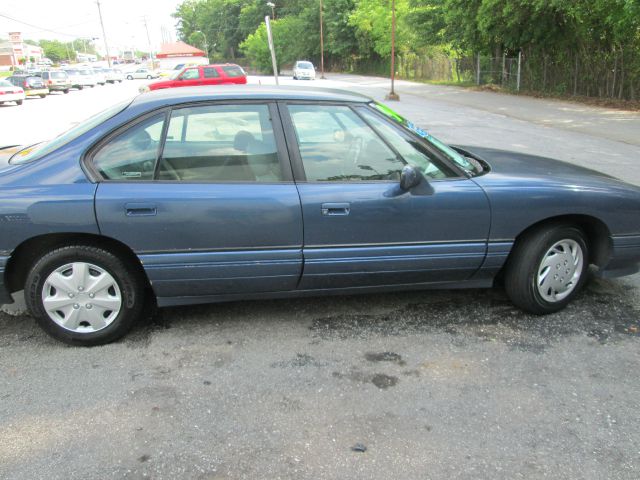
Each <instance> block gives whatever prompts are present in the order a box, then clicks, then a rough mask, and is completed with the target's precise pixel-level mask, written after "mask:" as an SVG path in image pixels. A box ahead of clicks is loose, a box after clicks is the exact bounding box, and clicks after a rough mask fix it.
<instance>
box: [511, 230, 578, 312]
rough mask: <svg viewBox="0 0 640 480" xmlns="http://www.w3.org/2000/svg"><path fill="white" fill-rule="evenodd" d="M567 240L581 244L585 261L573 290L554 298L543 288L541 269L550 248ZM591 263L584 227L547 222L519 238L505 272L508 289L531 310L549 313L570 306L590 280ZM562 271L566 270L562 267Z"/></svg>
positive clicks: (520, 305)
mask: <svg viewBox="0 0 640 480" xmlns="http://www.w3.org/2000/svg"><path fill="white" fill-rule="evenodd" d="M563 240H571V241H573V242H575V243H576V244H577V245H578V246H579V247H580V249H581V250H582V265H581V266H580V267H579V268H576V273H578V272H579V276H578V277H577V279H576V281H575V282H572V283H573V284H574V285H575V286H573V287H572V288H573V289H572V290H571V291H570V293H569V294H568V295H567V296H566V297H564V298H562V299H558V300H557V301H552V302H550V301H548V300H546V299H545V298H543V296H542V294H541V293H540V291H539V288H538V285H537V277H538V272H539V270H540V269H541V267H542V262H543V261H544V260H545V259H546V258H549V257H547V256H546V255H547V253H548V252H549V251H550V249H551V248H552V247H553V246H554V245H555V244H556V243H558V242H560V241H563ZM558 265H560V263H559V264H558ZM588 267H589V250H588V246H587V243H586V241H585V235H584V233H583V232H582V230H580V229H579V228H576V227H573V226H570V225H560V224H558V225H549V226H545V227H542V228H538V229H536V230H533V231H531V232H529V233H527V234H525V235H524V236H523V237H522V238H519V239H518V240H517V241H516V243H515V245H514V250H513V252H512V253H511V256H510V257H509V260H508V262H507V265H506V268H505V272H504V286H505V290H506V291H507V295H508V296H509V298H510V299H511V301H512V302H513V303H514V305H516V306H517V307H519V308H521V309H522V310H524V311H526V312H528V313H533V314H536V315H545V314H548V313H553V312H557V311H559V310H562V309H563V308H564V307H566V306H567V304H568V303H569V302H571V300H573V298H574V297H575V296H576V294H577V293H578V292H579V291H580V289H581V288H582V286H583V285H584V283H585V281H586V280H587V269H588ZM553 268H557V266H556V267H553ZM561 268H564V267H561ZM558 272H559V273H560V274H562V271H561V270H558ZM549 274H555V270H551V271H550V273H549ZM543 290H544V289H543Z"/></svg>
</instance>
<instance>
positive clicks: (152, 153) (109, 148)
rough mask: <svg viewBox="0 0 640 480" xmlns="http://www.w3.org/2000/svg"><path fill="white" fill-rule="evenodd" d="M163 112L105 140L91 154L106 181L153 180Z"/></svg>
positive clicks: (96, 167)
mask: <svg viewBox="0 0 640 480" xmlns="http://www.w3.org/2000/svg"><path fill="white" fill-rule="evenodd" d="M164 118H165V114H164V113H159V114H157V115H154V116H152V117H151V118H148V119H146V120H143V121H142V122H140V123H137V124H136V125H134V126H132V127H130V128H127V129H126V130H125V131H124V132H122V133H121V134H119V135H117V136H116V137H114V138H112V139H111V140H109V141H108V143H107V144H106V145H104V146H102V147H101V148H100V150H98V152H97V153H96V154H95V155H94V156H93V166H94V168H95V170H97V171H98V172H99V173H100V175H102V177H103V178H104V179H106V180H153V176H154V170H155V165H156V159H157V158H158V148H159V146H160V139H161V136H162V126H163V123H164Z"/></svg>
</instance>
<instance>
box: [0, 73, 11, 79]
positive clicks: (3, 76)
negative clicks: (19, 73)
mask: <svg viewBox="0 0 640 480" xmlns="http://www.w3.org/2000/svg"><path fill="white" fill-rule="evenodd" d="M12 73H13V72H0V78H6V77H10V76H11V74H12Z"/></svg>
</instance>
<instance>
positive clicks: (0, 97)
mask: <svg viewBox="0 0 640 480" xmlns="http://www.w3.org/2000/svg"><path fill="white" fill-rule="evenodd" d="M24 98H25V94H24V90H23V89H22V88H20V87H16V86H15V85H14V84H13V83H11V82H9V81H7V80H0V104H4V103H9V102H15V104H16V105H22V102H23V101H24Z"/></svg>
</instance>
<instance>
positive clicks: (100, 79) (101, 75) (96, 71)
mask: <svg viewBox="0 0 640 480" xmlns="http://www.w3.org/2000/svg"><path fill="white" fill-rule="evenodd" d="M89 70H91V72H92V73H93V76H94V77H95V79H96V84H98V85H106V83H107V75H106V73H105V72H104V71H103V69H102V68H97V67H93V68H90V69H89Z"/></svg>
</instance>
